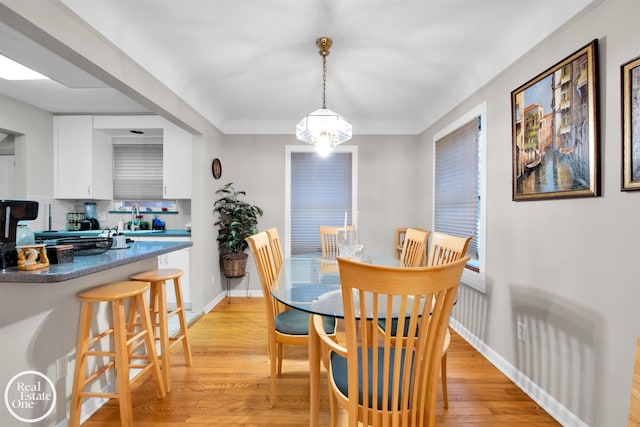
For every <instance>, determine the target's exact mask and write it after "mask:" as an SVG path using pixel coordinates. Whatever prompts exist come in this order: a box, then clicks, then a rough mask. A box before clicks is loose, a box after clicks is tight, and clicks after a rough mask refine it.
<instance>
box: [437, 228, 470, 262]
mask: <svg viewBox="0 0 640 427" xmlns="http://www.w3.org/2000/svg"><path fill="white" fill-rule="evenodd" d="M470 241H471V237H459V236H453V235H451V234H446V233H441V232H438V231H435V232H433V233H431V243H430V244H429V261H428V262H427V265H428V266H433V265H442V264H446V263H449V262H453V261H457V260H458V259H460V258H462V257H463V256H465V254H466V253H467V248H468V247H469V242H470Z"/></svg>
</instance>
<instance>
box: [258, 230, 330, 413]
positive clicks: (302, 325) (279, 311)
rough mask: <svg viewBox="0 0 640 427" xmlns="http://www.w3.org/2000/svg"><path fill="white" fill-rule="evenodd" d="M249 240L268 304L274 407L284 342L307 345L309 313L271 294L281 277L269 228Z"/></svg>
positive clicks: (270, 394)
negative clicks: (270, 239)
mask: <svg viewBox="0 0 640 427" xmlns="http://www.w3.org/2000/svg"><path fill="white" fill-rule="evenodd" d="M247 242H248V243H249V247H250V248H251V252H252V253H253V259H254V261H255V264H256V269H257V270H258V276H259V277H260V283H261V284H262V293H263V294H264V300H265V303H266V308H267V310H266V314H267V335H268V344H269V361H270V365H271V383H270V388H269V402H270V404H271V406H272V407H273V405H274V403H275V395H276V376H277V375H280V374H281V373H282V359H283V357H284V345H285V344H291V345H308V343H309V313H307V312H304V311H301V310H297V309H295V308H290V309H287V307H284V306H283V304H281V303H280V302H279V301H278V300H277V299H276V298H275V297H273V296H272V294H271V292H272V289H273V286H274V284H275V280H276V279H277V277H278V271H277V270H276V267H275V262H274V258H273V253H272V250H271V242H270V241H269V235H268V234H267V232H266V231H263V232H260V233H257V234H254V235H253V236H250V237H248V238H247ZM324 321H325V327H326V328H327V331H328V334H335V319H333V318H324Z"/></svg>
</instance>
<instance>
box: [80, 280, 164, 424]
mask: <svg viewBox="0 0 640 427" xmlns="http://www.w3.org/2000/svg"><path fill="white" fill-rule="evenodd" d="M148 289H149V284H148V283H143V282H138V281H125V282H117V283H112V284H108V285H103V286H98V287H96V288H93V289H89V290H87V291H83V292H80V293H78V299H79V300H80V301H81V303H82V306H81V309H80V325H79V328H78V346H77V350H76V364H75V372H74V376H73V391H72V397H71V409H70V411H69V412H70V413H69V426H71V427H75V426H78V425H79V424H80V411H81V405H82V398H83V397H102V398H104V397H109V398H111V397H117V398H118V399H119V404H120V425H121V426H133V411H132V405H131V383H132V382H133V381H134V380H136V379H138V378H139V377H140V376H141V375H142V374H143V373H145V372H146V371H147V370H149V369H151V372H152V374H153V380H154V382H155V386H156V394H157V395H158V397H164V396H165V394H166V393H165V388H164V384H163V381H162V376H161V374H160V367H159V364H158V357H157V355H156V350H155V339H154V336H153V325H152V323H151V318H150V316H149V311H148V308H147V305H146V303H145V300H144V297H145V293H146V292H147V290H148ZM126 302H128V305H129V318H130V317H131V312H132V311H137V313H138V316H139V317H140V319H141V321H140V328H139V330H137V331H135V332H133V331H132V332H130V333H128V325H127V324H126V320H125V303H126ZM96 303H110V305H111V313H112V324H111V325H108V329H107V330H105V331H99V332H96V333H94V334H92V333H91V324H92V312H93V304H96ZM110 337H112V339H113V347H112V348H111V345H110V344H109V342H110V339H109V338H110ZM104 346H107V347H108V348H107V349H106V350H104V349H103V348H104ZM142 346H144V347H146V351H145V352H142V351H141V349H140V348H141V347H142ZM88 357H96V358H97V359H96V362H97V363H96V365H97V366H98V368H97V370H96V371H95V372H93V373H91V374H89V375H88V376H86V377H85V375H86V370H87V365H88V363H87V359H88ZM105 357H106V358H111V359H109V360H108V362H107V363H106V364H104V365H103V366H100V365H99V363H100V362H101V360H104V358H105ZM141 359H146V363H142V362H140V360H141ZM134 360H135V363H132V362H133V361H134ZM113 368H115V372H116V384H115V391H114V392H111V393H110V392H98V391H93V390H89V391H86V390H85V388H86V386H87V385H89V384H91V383H93V382H94V381H95V380H96V379H98V378H100V377H101V376H102V375H103V374H106V373H107V371H108V370H109V369H113ZM130 369H140V371H139V372H136V375H135V376H134V377H133V378H131V379H129V374H130V373H129V370H130Z"/></svg>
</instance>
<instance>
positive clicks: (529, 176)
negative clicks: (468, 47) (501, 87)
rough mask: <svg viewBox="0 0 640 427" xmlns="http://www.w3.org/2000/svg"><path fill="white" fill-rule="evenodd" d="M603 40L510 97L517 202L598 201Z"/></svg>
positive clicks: (515, 199)
mask: <svg viewBox="0 0 640 427" xmlns="http://www.w3.org/2000/svg"><path fill="white" fill-rule="evenodd" d="M597 68H598V40H593V41H592V42H591V43H589V44H588V45H586V46H584V47H583V48H581V49H579V50H578V51H576V52H574V53H573V54H571V55H570V56H568V57H567V58H565V59H564V60H562V61H560V62H559V63H557V64H555V65H554V66H552V67H550V68H549V69H547V70H546V71H544V72H543V73H541V74H539V75H537V76H536V77H534V78H533V79H531V80H530V81H528V82H527V83H525V84H523V85H522V86H520V87H519V88H517V89H516V90H514V91H513V92H511V129H512V171H513V177H512V198H513V200H514V201H520V200H540V199H553V198H569V197H591V196H598V195H599V192H600V170H599V169H600V168H599V161H600V160H599V138H598V69H597Z"/></svg>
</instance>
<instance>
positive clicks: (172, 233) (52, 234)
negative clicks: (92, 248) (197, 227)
mask: <svg viewBox="0 0 640 427" xmlns="http://www.w3.org/2000/svg"><path fill="white" fill-rule="evenodd" d="M105 230H106V229H105ZM102 233H104V231H103V230H84V231H68V230H57V231H36V232H34V234H35V237H36V239H41V240H50V239H57V238H62V237H80V236H98V235H100V234H102ZM122 233H124V235H125V236H128V237H136V236H138V237H157V238H167V237H169V238H171V237H190V236H191V232H190V231H188V230H137V231H127V230H124V231H122Z"/></svg>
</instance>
